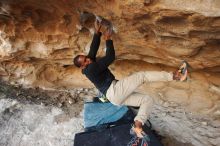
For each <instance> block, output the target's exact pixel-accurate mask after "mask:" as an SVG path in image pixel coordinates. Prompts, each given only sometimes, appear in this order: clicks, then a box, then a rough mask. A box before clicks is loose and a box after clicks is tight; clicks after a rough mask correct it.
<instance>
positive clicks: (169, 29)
mask: <svg viewBox="0 0 220 146" xmlns="http://www.w3.org/2000/svg"><path fill="white" fill-rule="evenodd" d="M83 11H87V12H90V14H96V15H101V16H103V17H104V18H106V19H108V20H110V21H111V22H112V23H113V25H114V28H115V34H114V36H113V40H114V44H115V48H116V57H117V59H116V61H115V63H114V64H113V65H112V66H111V67H110V68H111V70H112V71H113V72H114V73H115V75H116V77H117V78H118V79H121V78H123V77H124V76H126V75H129V74H130V73H133V72H136V71H140V70H158V71H160V70H167V71H173V69H174V68H176V67H177V66H178V65H179V62H180V61H181V60H182V59H185V60H187V61H188V62H189V63H190V65H191V66H192V69H191V76H190V80H189V81H188V82H184V83H177V82H170V83H150V84H148V85H144V86H142V87H141V88H140V90H141V92H145V93H147V94H150V95H151V96H153V97H154V98H155V101H156V103H157V105H158V107H157V108H156V110H155V111H157V110H158V112H153V113H154V114H152V116H154V115H155V116H157V118H156V117H152V118H153V120H154V123H155V124H156V125H155V128H158V129H157V130H159V131H161V133H162V134H163V135H170V136H171V137H172V138H176V139H177V140H181V141H182V142H184V143H192V144H193V145H219V143H220V142H219V138H218V137H219V120H220V2H219V0H206V1H204V0H120V1H119V0H93V1H89V0H80V1H79V0H37V1H36V0H1V1H0V76H1V79H3V80H6V81H8V82H10V83H12V84H21V85H23V86H25V87H41V88H50V89H56V88H59V89H66V88H75V87H91V84H90V83H89V81H88V80H87V79H86V78H85V77H84V76H82V75H81V73H80V70H78V69H76V68H75V67H74V66H72V58H73V56H74V55H75V54H78V53H81V52H84V53H87V52H88V48H89V44H90V40H91V38H92V32H93V26H92V24H93V22H92V20H87V21H82V20H81V21H80V19H79V18H80V13H82V12H83ZM104 48H105V44H104V41H102V43H101V47H100V51H99V53H98V54H99V56H102V55H103V54H104V52H105V51H104ZM172 105H175V106H172ZM179 110H180V111H179ZM160 113H161V114H164V115H160ZM191 113H193V114H192V116H193V117H194V118H192V119H191ZM173 114H174V115H173ZM197 117H198V118H197ZM200 117H201V118H200ZM179 120H181V121H183V122H179ZM176 123H177V124H176ZM213 123H214V124H213ZM213 125H214V126H213ZM178 127H179V128H180V129H178ZM174 135H175V136H174Z"/></svg>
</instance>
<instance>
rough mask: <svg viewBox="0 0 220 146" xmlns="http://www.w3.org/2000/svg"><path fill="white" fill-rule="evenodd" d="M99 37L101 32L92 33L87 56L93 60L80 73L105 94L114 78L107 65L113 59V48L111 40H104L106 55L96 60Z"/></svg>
mask: <svg viewBox="0 0 220 146" xmlns="http://www.w3.org/2000/svg"><path fill="white" fill-rule="evenodd" d="M100 37H101V33H98V34H94V36H93V41H92V44H91V46H90V51H89V54H88V57H89V58H91V59H92V60H93V62H92V63H91V64H89V65H88V66H87V67H86V68H85V69H83V70H82V73H83V74H85V75H86V77H87V78H88V79H89V80H90V81H91V82H92V83H93V84H94V85H95V86H96V88H97V89H98V90H99V91H100V92H102V93H103V94H104V95H105V94H106V91H107V90H108V88H109V86H110V85H111V83H112V81H113V80H115V77H114V75H113V74H112V73H111V71H110V70H109V69H108V66H109V65H110V64H111V63H112V62H113V61H114V60H115V50H114V46H113V41H112V40H106V55H105V56H104V57H102V58H101V59H99V60H98V61H96V54H97V51H98V48H99V45H100Z"/></svg>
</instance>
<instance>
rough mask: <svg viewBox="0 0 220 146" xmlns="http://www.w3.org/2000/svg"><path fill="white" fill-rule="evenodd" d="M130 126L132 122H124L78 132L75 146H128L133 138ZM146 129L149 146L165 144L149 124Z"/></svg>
mask: <svg viewBox="0 0 220 146" xmlns="http://www.w3.org/2000/svg"><path fill="white" fill-rule="evenodd" d="M130 128H131V124H122V125H118V126H113V127H109V128H105V129H100V130H99V131H90V132H82V133H78V134H76V135H75V139H74V146H127V144H128V143H129V142H130V140H131V139H132V136H131V135H130V134H129V131H130ZM144 131H145V132H146V133H148V135H149V137H150V140H151V141H150V144H149V146H163V145H162V144H161V143H160V141H159V140H158V139H157V137H156V136H155V135H154V134H153V132H152V131H151V130H150V129H149V128H148V127H147V126H145V127H144Z"/></svg>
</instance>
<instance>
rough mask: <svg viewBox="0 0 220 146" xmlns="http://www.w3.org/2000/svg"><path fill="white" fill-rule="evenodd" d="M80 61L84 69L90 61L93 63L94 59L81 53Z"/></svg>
mask: <svg viewBox="0 0 220 146" xmlns="http://www.w3.org/2000/svg"><path fill="white" fill-rule="evenodd" d="M78 61H79V63H80V64H81V67H80V68H82V69H84V68H85V67H86V66H87V65H89V64H90V63H92V60H91V59H90V58H89V57H87V56H85V55H80V57H79V59H78Z"/></svg>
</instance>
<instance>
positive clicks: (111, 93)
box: [73, 20, 187, 137]
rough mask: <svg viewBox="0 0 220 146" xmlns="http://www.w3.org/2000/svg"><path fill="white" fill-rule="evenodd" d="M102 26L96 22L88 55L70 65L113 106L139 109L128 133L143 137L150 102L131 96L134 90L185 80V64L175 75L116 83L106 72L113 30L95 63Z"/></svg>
mask: <svg viewBox="0 0 220 146" xmlns="http://www.w3.org/2000/svg"><path fill="white" fill-rule="evenodd" d="M101 27H102V24H101V22H100V21H98V20H96V21H95V34H94V36H93V40H92V43H91V46H90V51H89V53H88V55H87V56H86V55H77V56H76V57H75V58H74V59H73V62H74V64H75V66H77V67H79V68H80V69H82V73H83V74H84V75H86V77H87V78H88V79H89V80H90V81H91V82H92V83H93V84H94V85H95V87H96V88H97V89H98V90H99V91H100V92H101V93H102V94H103V95H104V96H105V97H106V98H107V99H108V100H109V101H110V102H111V103H113V104H115V105H127V106H134V107H139V111H138V114H137V116H136V117H135V119H134V125H133V127H132V128H131V131H132V132H134V133H135V134H136V135H137V136H138V137H143V136H144V135H145V133H144V132H143V129H142V126H143V125H144V123H145V121H146V120H147V118H148V117H149V114H150V111H151V107H152V105H153V99H152V98H151V97H149V96H147V95H144V94H141V93H137V92H134V90H135V89H136V88H137V87H138V86H140V85H142V84H143V83H145V82H154V81H171V80H180V81H184V80H186V79H187V62H185V61H184V62H183V63H182V65H181V66H180V68H179V69H178V70H177V71H176V72H175V73H173V74H172V73H167V72H164V71H162V72H159V71H142V72H137V73H134V74H133V75H131V76H128V77H126V78H124V79H122V80H116V79H115V76H114V75H113V74H112V73H111V71H110V70H109V69H108V66H109V65H110V64H112V63H113V61H114V60H115V50H114V46H113V40H112V39H111V36H112V29H111V28H110V29H109V28H107V29H106V31H105V32H104V38H105V41H106V48H107V49H106V55H105V56H104V57H102V58H100V59H99V60H96V54H97V51H98V48H99V45H100V38H101V35H102V32H101V31H100V30H101Z"/></svg>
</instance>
